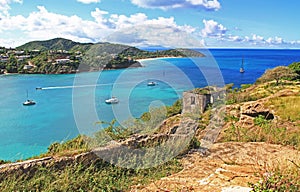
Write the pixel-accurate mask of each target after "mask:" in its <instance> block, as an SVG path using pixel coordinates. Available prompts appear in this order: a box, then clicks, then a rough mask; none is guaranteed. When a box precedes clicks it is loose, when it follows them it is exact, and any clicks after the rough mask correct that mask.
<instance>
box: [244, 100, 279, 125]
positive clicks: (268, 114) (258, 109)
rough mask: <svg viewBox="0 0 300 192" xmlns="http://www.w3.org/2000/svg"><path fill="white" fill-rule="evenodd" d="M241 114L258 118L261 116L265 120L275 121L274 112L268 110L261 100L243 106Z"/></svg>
mask: <svg viewBox="0 0 300 192" xmlns="http://www.w3.org/2000/svg"><path fill="white" fill-rule="evenodd" d="M241 114H242V115H247V116H250V117H258V116H259V115H262V116H264V117H265V119H268V120H270V119H274V114H273V112H272V111H271V110H270V109H268V108H266V107H265V106H264V105H263V103H262V101H261V100H258V101H250V102H246V103H244V104H243V105H241Z"/></svg>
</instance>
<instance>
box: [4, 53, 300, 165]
mask: <svg viewBox="0 0 300 192" xmlns="http://www.w3.org/2000/svg"><path fill="white" fill-rule="evenodd" d="M211 53H212V55H213V56H214V57H213V58H214V59H215V60H216V63H215V62H214V59H213V58H210V57H207V58H201V59H196V60H190V59H187V58H177V59H161V60H152V61H144V62H143V64H144V65H145V67H142V68H136V69H126V70H113V71H104V72H101V73H99V72H93V73H81V74H77V75H75V74H68V75H2V76H0V88H1V91H0V159H4V160H17V159H25V158H28V157H31V156H33V155H38V154H40V153H42V152H46V151H47V147H48V146H49V145H50V144H51V143H52V142H55V141H63V140H68V139H71V138H74V137H75V136H76V135H78V134H79V133H84V134H88V133H91V132H93V131H95V130H97V129H99V126H96V125H95V121H97V120H104V121H111V120H112V119H113V118H117V119H118V120H120V122H121V121H123V120H126V119H128V118H129V117H131V116H133V117H138V116H140V115H141V114H142V113H143V112H145V111H147V110H148V109H149V106H151V105H162V104H164V105H171V104H172V103H173V102H174V101H176V100H177V99H178V98H180V97H181V93H182V91H184V90H188V89H191V88H193V87H203V86H205V85H207V84H210V85H213V84H218V85H222V84H224V83H231V82H233V83H234V84H235V85H236V86H239V85H240V84H245V83H253V82H255V80H256V78H258V77H259V76H261V75H262V74H263V72H264V71H265V69H268V68H273V67H275V66H278V65H288V64H290V63H291V62H294V61H300V51H298V50H223V49H217V50H211ZM242 57H244V60H245V70H246V72H245V73H244V74H240V73H239V67H240V64H241V58H242ZM192 61H194V62H192ZM217 64H218V66H219V67H220V71H219V69H218V68H216V65H217ZM221 75H222V76H221ZM152 80H154V81H156V82H158V85H157V86H153V87H148V86H147V82H148V81H152ZM223 80H224V82H223ZM207 81H208V82H207ZM95 85H97V86H95ZM72 86H75V88H73V89H72ZM36 87H43V88H45V89H43V90H35V88H36ZM26 90H28V93H29V98H31V99H34V100H35V101H36V102H37V104H36V105H34V106H23V105H22V102H23V101H25V99H26ZM112 95H114V96H117V97H118V98H119V100H120V103H119V104H117V105H113V106H111V105H107V104H105V103H104V101H105V99H107V98H109V97H111V96H112ZM76 123H77V124H76Z"/></svg>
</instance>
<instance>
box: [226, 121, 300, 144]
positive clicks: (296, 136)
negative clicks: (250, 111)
mask: <svg viewBox="0 0 300 192" xmlns="http://www.w3.org/2000/svg"><path fill="white" fill-rule="evenodd" d="M226 120H227V121H228V122H229V123H230V126H229V127H228V128H227V129H226V130H224V136H223V138H222V141H223V142H228V141H235V142H267V143H273V144H280V145H291V146H294V147H296V148H300V130H295V131H289V130H287V129H286V128H285V127H283V126H280V125H278V124H276V123H275V122H272V121H270V120H267V119H265V117H264V116H261V115H260V116H258V117H256V118H254V124H255V127H252V128H249V127H241V126H236V125H235V123H236V121H237V119H236V118H230V117H227V118H226Z"/></svg>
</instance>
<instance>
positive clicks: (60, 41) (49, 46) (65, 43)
mask: <svg viewBox="0 0 300 192" xmlns="http://www.w3.org/2000/svg"><path fill="white" fill-rule="evenodd" d="M92 45H93V43H79V42H74V41H72V40H69V39H64V38H54V39H50V40H45V41H31V42H28V43H25V44H24V45H21V46H19V47H16V50H19V51H22V50H28V51H32V50H39V51H49V50H66V51H71V50H75V51H79V50H86V49H88V48H89V47H90V46H92Z"/></svg>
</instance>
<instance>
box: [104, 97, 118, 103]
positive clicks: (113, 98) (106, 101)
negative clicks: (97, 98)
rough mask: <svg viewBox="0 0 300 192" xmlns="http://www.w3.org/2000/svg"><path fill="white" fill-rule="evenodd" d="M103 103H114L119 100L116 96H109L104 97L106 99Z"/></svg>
mask: <svg viewBox="0 0 300 192" xmlns="http://www.w3.org/2000/svg"><path fill="white" fill-rule="evenodd" d="M105 103H106V104H116V103H119V100H118V98H116V97H112V98H110V99H106V100H105Z"/></svg>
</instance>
